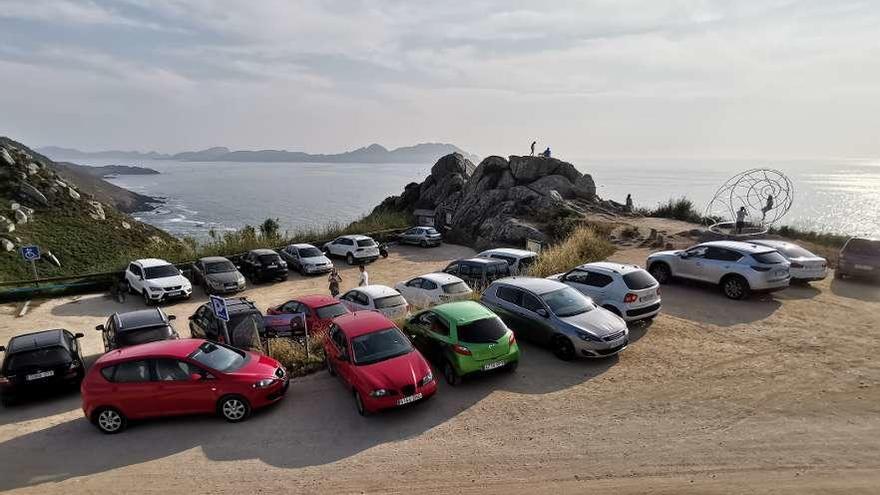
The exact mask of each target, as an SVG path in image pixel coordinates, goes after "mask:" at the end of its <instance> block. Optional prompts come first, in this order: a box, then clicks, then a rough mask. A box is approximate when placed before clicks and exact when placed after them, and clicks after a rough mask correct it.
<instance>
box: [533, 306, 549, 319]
mask: <svg viewBox="0 0 880 495" xmlns="http://www.w3.org/2000/svg"><path fill="white" fill-rule="evenodd" d="M535 313H538V316H541V317H543V318H547V317H548V316H550V313H548V312H547V310H546V309H544V308H538V311H535Z"/></svg>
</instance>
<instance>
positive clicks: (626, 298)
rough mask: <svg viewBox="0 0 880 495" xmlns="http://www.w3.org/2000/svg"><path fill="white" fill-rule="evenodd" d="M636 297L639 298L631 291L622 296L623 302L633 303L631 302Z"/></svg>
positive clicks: (634, 300)
mask: <svg viewBox="0 0 880 495" xmlns="http://www.w3.org/2000/svg"><path fill="white" fill-rule="evenodd" d="M638 299H639V296H637V295H635V294H633V293H632V292H630V293H629V294H627V295H625V296H623V302H625V303H633V302H636V301H637V300H638Z"/></svg>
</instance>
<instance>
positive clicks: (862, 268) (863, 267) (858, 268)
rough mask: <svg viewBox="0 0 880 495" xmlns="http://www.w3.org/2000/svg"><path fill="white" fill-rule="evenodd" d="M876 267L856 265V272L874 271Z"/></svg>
mask: <svg viewBox="0 0 880 495" xmlns="http://www.w3.org/2000/svg"><path fill="white" fill-rule="evenodd" d="M873 269H874V267H873V266H870V265H856V270H873Z"/></svg>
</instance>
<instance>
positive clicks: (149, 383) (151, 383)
mask: <svg viewBox="0 0 880 495" xmlns="http://www.w3.org/2000/svg"><path fill="white" fill-rule="evenodd" d="M288 385H289V378H288V376H287V373H286V372H285V370H284V368H283V367H282V366H281V365H280V364H279V363H278V361H275V360H274V359H272V358H270V357H266V356H263V355H260V354H254V353H251V352H247V351H242V350H239V349H235V348H233V347H228V346H225V345H223V344H218V343H215V342H209V341H207V340H202V339H184V340H163V341H158V342H151V343H149V344H142V345H137V346H132V347H126V348H123V349H119V350H115V351H111V352H109V353H107V354H104V355H103V356H101V357H100V358H98V360H97V361H96V362H95V364H94V365H92V367H91V368H90V369H89V371H88V373H87V374H86V377H85V379H84V380H83V382H82V386H81V387H80V390H81V392H82V408H83V412H84V413H85V415H86V417H87V418H88V419H89V420H91V421H92V423H94V424H95V426H97V427H98V429H99V430H101V431H102V432H104V433H118V432H120V431H122V430H123V429H124V428H125V426H126V424H127V423H128V420H130V419H144V418H151V417H158V416H176V415H183V414H203V413H217V414H219V415H221V416H222V417H223V418H225V419H226V420H227V421H230V422H233V423H235V422H238V421H243V420H244V419H246V418H247V417H248V415H250V413H251V410H253V409H258V408H260V407H264V406H267V405H269V404H272V403H273V402H276V401H278V400H279V399H281V398H282V397H283V396H284V393H285V392H286V391H287V386H288Z"/></svg>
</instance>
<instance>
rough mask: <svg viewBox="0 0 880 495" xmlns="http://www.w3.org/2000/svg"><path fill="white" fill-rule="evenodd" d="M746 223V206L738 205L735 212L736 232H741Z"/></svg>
mask: <svg viewBox="0 0 880 495" xmlns="http://www.w3.org/2000/svg"><path fill="white" fill-rule="evenodd" d="M745 225H746V207H745V206H740V207H739V211H737V212H736V233H737V234H742V231H743V227H744V226H745Z"/></svg>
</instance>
